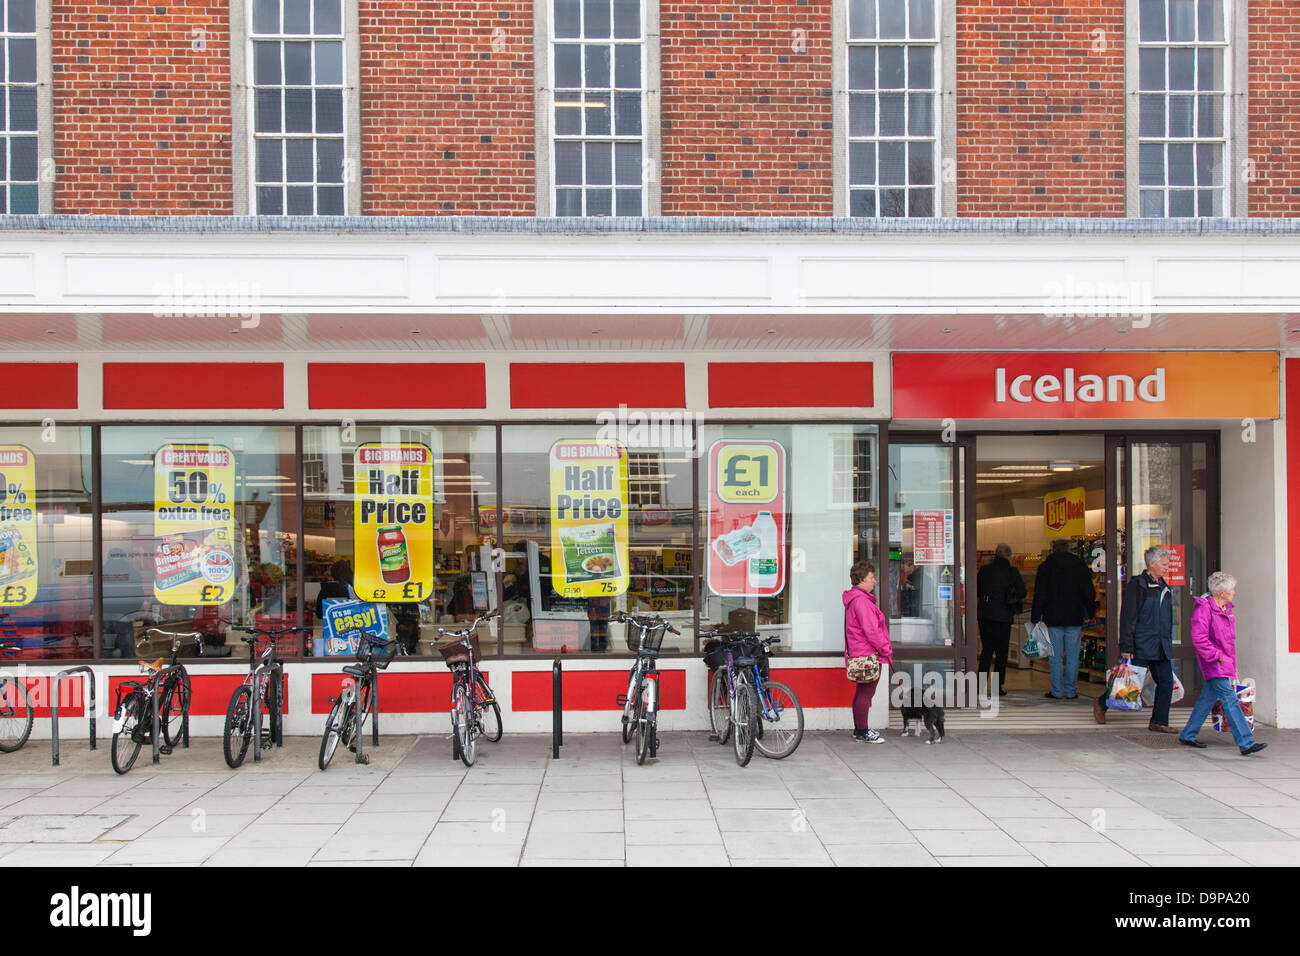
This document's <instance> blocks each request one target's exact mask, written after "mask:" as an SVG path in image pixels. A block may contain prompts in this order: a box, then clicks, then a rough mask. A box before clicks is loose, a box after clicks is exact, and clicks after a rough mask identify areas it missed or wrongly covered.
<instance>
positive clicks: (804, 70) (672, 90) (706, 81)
mask: <svg viewBox="0 0 1300 956" xmlns="http://www.w3.org/2000/svg"><path fill="white" fill-rule="evenodd" d="M659 10H660V15H659V23H660V34H661V40H660V45H661V51H662V64H663V82H662V89H663V97H662V110H663V117H662V119H663V170H662V178H663V179H662V197H663V213H664V215H666V216H690V215H695V216H728V215H736V216H785V215H791V216H829V215H831V212H832V205H831V200H832V185H831V119H832V101H831V95H830V93H831V11H830V3H829V2H825V0H821V2H816V3H810V2H807V0H804V2H788V0H771V2H766V3H752V2H745V3H741V2H737V0H714V2H708V3H690V2H683V0H662V2H661V3H660V7H659ZM798 31H802V32H798ZM800 48H802V50H803V52H800Z"/></svg>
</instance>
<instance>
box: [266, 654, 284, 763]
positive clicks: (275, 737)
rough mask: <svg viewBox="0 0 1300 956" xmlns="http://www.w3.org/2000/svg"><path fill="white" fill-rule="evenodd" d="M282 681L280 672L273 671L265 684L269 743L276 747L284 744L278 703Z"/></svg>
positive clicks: (281, 715)
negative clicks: (268, 715) (269, 733)
mask: <svg viewBox="0 0 1300 956" xmlns="http://www.w3.org/2000/svg"><path fill="white" fill-rule="evenodd" d="M283 680H284V678H283V676H282V675H281V673H280V671H278V670H273V671H271V676H270V677H269V678H268V679H267V682H266V706H267V709H268V710H270V711H271V743H272V744H275V745H277V746H281V745H283V744H284V714H283V712H282V711H283V705H282V704H281V703H280V685H281V682H282V681H283Z"/></svg>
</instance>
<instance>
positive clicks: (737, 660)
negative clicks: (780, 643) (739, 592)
mask: <svg viewBox="0 0 1300 956" xmlns="http://www.w3.org/2000/svg"><path fill="white" fill-rule="evenodd" d="M700 637H701V638H709V639H712V640H715V641H717V642H719V645H720V646H717V647H715V648H714V650H713V651H712V653H714V654H715V655H716V656H715V658H714V659H715V660H720V661H721V663H720V664H719V666H718V668H717V670H715V671H714V673H713V676H712V678H711V679H710V681H709V723H710V724H712V726H713V732H714V733H716V734H717V735H718V739H719V741H720V742H721V743H723V744H725V743H726V742H727V739H728V738H729V737H730V738H731V739H732V740H733V742H734V747H735V753H736V763H738V764H740V765H741V766H742V767H743V766H745V765H746V764H748V763H749V761H750V758H752V757H753V756H754V738H755V737H756V736H757V735H758V728H759V716H758V695H757V692H756V691H755V689H754V676H753V675H752V674H751V673H750V670H749V668H750V667H751V666H752V665H753V664H754V657H753V653H754V647H753V643H754V642H755V640H756V639H757V637H758V635H757V634H752V633H747V632H746V633H730V634H728V633H720V632H719V631H718V630H717V629H716V628H714V629H712V630H708V631H702V632H701V633H700ZM733 731H734V732H735V733H734V736H733V735H732V732H733Z"/></svg>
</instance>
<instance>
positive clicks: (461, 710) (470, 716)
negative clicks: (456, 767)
mask: <svg viewBox="0 0 1300 956" xmlns="http://www.w3.org/2000/svg"><path fill="white" fill-rule="evenodd" d="M500 613H501V610H500V608H498V609H497V610H495V611H489V612H487V613H486V614H480V615H479V616H478V617H477V618H476V619H475V620H474V623H473V624H471V625H469V626H468V627H465V628H461V629H460V630H457V631H447V630H443V629H442V628H438V634H439V635H440V636H442V637H450V638H452V640H451V641H449V642H447V643H444V644H439V645H438V650H439V651H440V652H441V653H442V657H443V660H445V661H446V662H447V666H448V667H450V668H451V675H452V681H451V751H452V759H453V760H454V759H455V758H456V757H459V758H460V759H461V762H463V763H464V764H465V766H467V767H472V766H474V760H475V758H476V757H477V756H478V740H477V738H478V737H485V738H486V739H487V740H488V741H490V742H491V743H496V742H497V741H498V740H500V739H501V732H502V731H501V707H500V705H498V704H497V697H496V694H494V693H492V688H491V687H489V686H488V682H487V679H486V678H485V677H484V676H483V672H482V671H480V670H479V669H478V664H479V661H481V660H482V659H483V655H482V654H481V653H480V651H479V645H478V626H479V625H480V624H482V623H483V622H484V621H490V620H492V618H494V617H497V616H498V615H499V614H500Z"/></svg>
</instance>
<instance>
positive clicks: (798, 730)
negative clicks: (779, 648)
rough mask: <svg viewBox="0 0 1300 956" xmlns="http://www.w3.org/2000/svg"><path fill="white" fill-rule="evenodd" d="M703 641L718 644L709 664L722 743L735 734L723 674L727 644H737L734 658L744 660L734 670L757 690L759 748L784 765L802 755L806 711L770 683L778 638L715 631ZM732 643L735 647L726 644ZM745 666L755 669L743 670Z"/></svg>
mask: <svg viewBox="0 0 1300 956" xmlns="http://www.w3.org/2000/svg"><path fill="white" fill-rule="evenodd" d="M700 637H701V638H714V639H715V640H717V643H716V644H715V645H714V646H713V647H707V646H706V647H705V649H704V650H705V653H704V663H705V664H707V665H709V667H710V668H711V669H712V672H711V673H710V674H709V722H710V724H711V725H712V727H713V732H714V733H716V734H717V735H718V737H719V739H720V740H721V741H722V743H724V744H725V743H726V742H727V738H728V736H729V735H730V732H731V726H732V724H731V720H730V715H731V701H730V694H729V693H728V691H727V684H726V678H725V674H724V670H723V668H724V667H725V666H726V663H727V661H726V651H727V643H729V642H730V643H734V645H735V646H734V648H733V652H734V653H738V654H740V655H742V656H741V657H740V658H739V659H738V660H736V661H735V662H734V666H735V667H738V668H741V669H743V670H744V672H745V675H744V676H745V682H746V683H747V684H749V685H750V686H751V687H752V688H753V689H754V702H755V704H756V709H757V716H758V720H757V721H756V726H755V732H754V747H755V749H757V750H758V752H759V753H761V754H762V755H763V756H764V757H771V758H772V759H773V760H780V759H781V758H783V757H788V756H790V755H791V754H792V753H794V752H795V750H796V749H798V747H799V744H800V742H801V741H802V740H803V707H802V706H800V704H799V698H798V697H796V696H795V693H794V691H793V690H791V689H790V688H789V687H788V686H787V685H785V684H783V683H781V682H780V681H775V680H772V679H771V677H770V673H771V667H770V657H771V652H772V645H773V644H779V643H780V642H781V639H780V638H779V637H768V638H760V637H759V636H758V634H756V633H754V632H753V631H737V632H732V633H730V634H725V633H724V634H719V633H718V631H717V630H716V629H714V630H712V631H706V632H704V633H702V634H701V635H700ZM723 638H728V639H730V641H724V640H722V639H723ZM742 661H750V663H747V664H742V663H741V662H742Z"/></svg>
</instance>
